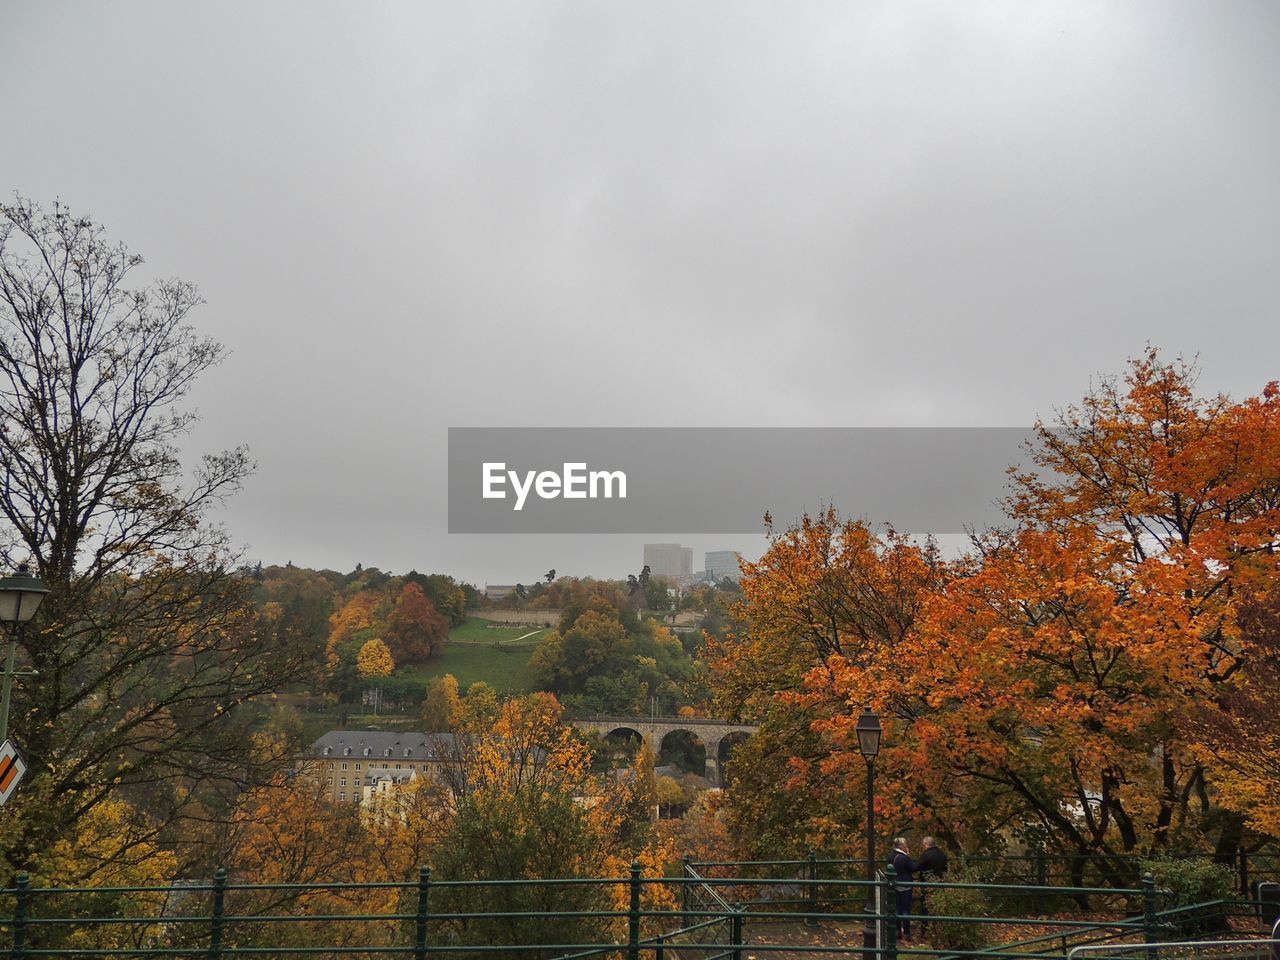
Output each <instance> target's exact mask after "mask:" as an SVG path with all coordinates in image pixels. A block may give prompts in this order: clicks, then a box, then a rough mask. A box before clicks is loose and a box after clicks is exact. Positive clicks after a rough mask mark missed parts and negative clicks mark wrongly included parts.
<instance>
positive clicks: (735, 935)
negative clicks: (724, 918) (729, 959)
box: [729, 908, 742, 960]
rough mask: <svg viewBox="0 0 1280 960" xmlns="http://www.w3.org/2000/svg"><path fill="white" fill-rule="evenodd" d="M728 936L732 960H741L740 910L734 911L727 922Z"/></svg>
mask: <svg viewBox="0 0 1280 960" xmlns="http://www.w3.org/2000/svg"><path fill="white" fill-rule="evenodd" d="M729 936H730V938H731V939H732V940H733V953H732V956H733V960H742V910H740V909H736V908H735V909H734V911H733V916H732V917H731V919H730V921H729Z"/></svg>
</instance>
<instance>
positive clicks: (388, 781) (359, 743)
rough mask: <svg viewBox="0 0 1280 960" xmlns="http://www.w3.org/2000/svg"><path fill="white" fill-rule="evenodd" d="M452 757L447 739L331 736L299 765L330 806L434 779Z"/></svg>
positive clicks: (383, 733) (375, 733)
mask: <svg viewBox="0 0 1280 960" xmlns="http://www.w3.org/2000/svg"><path fill="white" fill-rule="evenodd" d="M453 751H454V739H453V734H451V733H401V732H396V731H388V730H331V731H329V732H328V733H326V734H325V735H324V736H322V737H321V738H320V739H318V740H317V741H316V742H315V743H313V744H312V745H311V747H310V749H309V750H308V751H307V752H306V754H305V755H304V757H303V763H304V765H305V766H306V767H307V768H308V769H309V771H310V772H311V774H312V775H313V776H316V777H318V778H319V779H320V782H321V783H322V784H324V785H325V787H326V792H327V793H328V795H329V798H330V799H331V800H332V801H333V802H335V803H361V802H363V801H366V800H368V799H369V798H370V797H372V796H374V795H375V794H376V793H387V792H388V791H389V790H391V789H394V788H395V787H396V786H401V785H403V784H406V783H409V782H410V781H412V780H414V779H416V778H418V777H422V776H436V775H437V771H439V769H440V765H441V764H443V763H444V761H445V760H447V759H448V758H449V757H450V756H451V755H452V754H453Z"/></svg>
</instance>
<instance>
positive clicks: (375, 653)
mask: <svg viewBox="0 0 1280 960" xmlns="http://www.w3.org/2000/svg"><path fill="white" fill-rule="evenodd" d="M395 668H396V662H395V660H394V659H393V658H392V656H391V651H390V649H388V648H387V645H386V644H385V643H383V642H382V641H381V640H379V639H378V638H377V637H374V638H373V639H372V640H368V641H366V642H365V643H364V645H363V646H361V647H360V652H359V653H357V654H356V669H358V670H359V671H360V677H361V679H364V680H368V679H371V678H376V677H389V676H391V673H392V671H394V670H395Z"/></svg>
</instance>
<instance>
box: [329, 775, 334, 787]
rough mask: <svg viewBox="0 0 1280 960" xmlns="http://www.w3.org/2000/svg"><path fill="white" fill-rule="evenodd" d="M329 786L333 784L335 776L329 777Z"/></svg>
mask: <svg viewBox="0 0 1280 960" xmlns="http://www.w3.org/2000/svg"><path fill="white" fill-rule="evenodd" d="M329 786H331V787H332V786H333V777H330V778H329Z"/></svg>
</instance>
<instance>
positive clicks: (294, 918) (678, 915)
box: [0, 857, 1280, 960]
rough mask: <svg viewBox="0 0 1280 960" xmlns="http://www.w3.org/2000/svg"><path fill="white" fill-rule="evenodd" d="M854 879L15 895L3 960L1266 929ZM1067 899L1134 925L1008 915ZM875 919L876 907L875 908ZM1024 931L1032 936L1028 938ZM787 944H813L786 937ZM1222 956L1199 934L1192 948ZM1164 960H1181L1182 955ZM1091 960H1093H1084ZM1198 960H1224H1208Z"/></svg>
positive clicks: (1094, 938)
mask: <svg viewBox="0 0 1280 960" xmlns="http://www.w3.org/2000/svg"><path fill="white" fill-rule="evenodd" d="M849 863H850V861H822V860H819V859H818V858H816V857H814V858H809V859H807V860H801V861H771V862H769V863H768V864H764V863H757V864H736V865H729V864H696V863H692V862H687V863H685V864H684V866H683V870H682V872H681V874H680V875H679V876H671V877H662V878H646V877H643V876H642V875H641V872H640V867H639V865H638V864H637V865H633V867H632V870H631V871H630V874H629V875H628V876H626V877H611V878H566V879H554V880H532V879H514V880H505V881H452V880H448V881H439V880H434V879H433V878H432V877H431V875H430V873H429V872H428V871H427V870H426V869H425V868H424V869H423V870H422V871H421V873H420V875H419V877H418V878H417V880H416V882H413V883H328V884H323V883H322V884H247V883H238V882H235V880H234V879H233V878H229V877H228V876H227V874H226V872H225V871H221V870H220V871H218V874H217V875H216V876H215V877H214V879H213V880H212V881H208V882H184V883H181V884H174V885H171V886H168V887H107V888H62V887H35V886H32V885H31V884H30V883H29V882H28V881H27V880H26V878H24V877H19V879H18V882H17V884H16V886H14V887H11V888H8V889H5V890H0V912H3V913H4V914H5V915H4V916H0V951H3V952H5V953H7V954H8V956H9V957H12V958H20V957H46V956H48V957H55V956H58V957H68V956H74V957H80V958H86V960H90V958H99V957H100V958H104V960H105V958H108V957H112V958H123V957H136V958H144V957H173V958H179V957H207V958H209V960H220V958H222V957H235V956H244V957H268V956H269V957H284V956H308V957H320V958H334V960H337V958H346V957H354V956H365V957H375V956H379V955H393V956H399V957H413V958H426V957H437V958H450V960H454V958H477V960H479V958H482V957H483V958H491V957H499V956H500V957H512V958H520V960H524V958H528V960H586V958H597V960H603V958H611V960H612V958H618V960H623V958H625V960H640V958H641V957H644V958H653V960H695V958H696V960H743V958H744V957H745V956H746V955H747V954H748V953H750V954H751V955H753V956H756V957H758V958H761V960H763V958H767V957H769V956H770V955H775V954H777V953H779V952H786V954H787V955H788V956H803V955H809V954H820V955H822V956H833V957H834V956H848V955H852V954H859V953H861V954H863V955H864V957H866V958H867V960H878V958H880V957H883V958H886V960H897V958H899V957H900V956H901V957H903V958H908V957H913V956H921V957H926V956H927V957H932V958H940V960H941V958H945V960H953V958H954V960H960V958H969V957H981V958H988V960H992V958H995V960H1032V958H1035V960H1044V958H1047V957H1058V958H1063V960H1067V958H1068V957H1070V956H1072V954H1071V951H1073V950H1075V949H1077V948H1080V947H1082V946H1091V945H1095V944H1099V943H1105V944H1108V945H1109V946H1110V947H1112V948H1115V949H1116V950H1117V951H1120V952H1118V953H1117V954H1116V956H1117V957H1118V958H1121V960H1127V958H1128V954H1126V953H1124V951H1127V950H1128V948H1127V947H1123V948H1122V947H1119V946H1117V945H1118V944H1123V943H1125V942H1126V941H1129V942H1133V943H1137V944H1139V945H1147V946H1149V945H1151V944H1154V943H1157V942H1161V941H1164V942H1172V941H1174V940H1176V937H1171V936H1170V934H1171V933H1175V932H1176V931H1178V930H1182V929H1187V927H1186V922H1187V921H1188V920H1189V919H1191V920H1194V922H1196V923H1199V924H1202V925H1204V926H1203V928H1204V929H1214V930H1216V931H1217V932H1216V933H1214V934H1213V935H1212V936H1216V937H1217V938H1218V940H1217V941H1215V942H1221V940H1222V939H1223V938H1224V937H1227V938H1229V937H1232V936H1236V933H1238V931H1239V929H1240V927H1241V924H1242V923H1243V922H1245V921H1246V920H1251V921H1252V922H1253V923H1254V924H1255V925H1256V924H1257V920H1258V915H1257V911H1258V910H1259V904H1258V903H1257V902H1250V901H1217V902H1214V903H1209V904H1196V905H1192V906H1190V907H1178V908H1176V909H1168V910H1161V909H1159V899H1160V892H1159V891H1157V890H1156V889H1155V887H1154V884H1153V883H1152V882H1151V881H1150V879H1149V878H1148V879H1147V880H1146V882H1144V883H1143V884H1142V885H1140V886H1138V887H1133V888H1106V889H1099V888H1062V887H1043V888H1038V887H1034V886H1027V885H1014V884H1004V885H1002V884H971V883H970V884H965V883H934V884H917V885H916V886H917V893H916V897H915V899H914V900H913V908H912V909H913V911H914V912H913V913H912V915H910V916H909V917H899V916H897V915H895V913H894V896H893V893H894V891H895V890H896V889H897V880H896V878H895V877H894V876H893V874H892V871H889V872H888V875H887V876H885V877H884V878H883V879H881V880H878V881H876V882H874V883H869V882H868V881H866V880H865V879H861V878H854V877H849V876H847V875H844V874H847V873H848V872H849V870H848V864H849ZM735 867H736V869H734V868H735ZM1064 892H1065V893H1067V894H1070V895H1080V896H1083V897H1085V898H1103V897H1108V898H1112V900H1111V902H1113V903H1115V904H1130V903H1136V904H1139V905H1140V908H1139V909H1138V911H1137V912H1136V913H1126V912H1122V913H1119V914H1118V915H1114V916H1062V915H1052V914H1046V913H1043V912H1041V913H1036V912H1033V911H1031V910H1029V909H1028V910H1022V911H1019V910H1018V909H1016V908H1015V907H1012V906H1010V905H1014V904H1018V903H1022V904H1027V905H1030V904H1035V903H1039V902H1044V897H1046V896H1048V895H1049V894H1062V893H1064ZM875 894H879V896H874V895H875ZM966 898H968V899H966ZM930 901H931V902H932V903H933V904H934V905H936V906H942V905H947V904H952V905H954V904H965V903H980V904H981V905H983V909H982V910H981V911H973V912H968V913H966V912H960V911H954V912H949V911H948V910H942V909H937V910H931V911H930V913H929V915H928V916H925V915H924V913H923V909H922V907H923V906H924V904H925V903H926V902H930ZM1099 902H1101V901H1099ZM871 903H875V904H878V906H875V907H871V908H869V907H868V904H871ZM993 905H1002V906H1000V908H999V909H995V908H993ZM1242 918H1244V920H1242ZM900 922H901V923H907V922H914V923H916V924H921V923H923V922H927V923H928V925H929V926H928V935H927V937H916V938H915V940H914V941H913V942H910V943H904V942H902V941H901V939H900V937H899V936H898V926H899V924H900ZM868 923H873V924H875V925H876V926H878V927H879V929H881V930H882V931H883V933H882V935H881V938H880V940H879V942H878V943H877V944H876V945H874V946H871V947H864V945H863V942H862V931H863V928H864V925H866V924H868ZM1233 924H1234V926H1235V928H1236V932H1235V933H1233V932H1232V926H1233ZM1028 926H1030V927H1032V928H1034V933H1035V935H1034V936H1026V933H1027V930H1026V929H1025V928H1027V927H1028ZM916 929H917V930H919V927H918V926H917V928H916ZM789 930H795V931H799V932H803V933H804V936H794V937H791V938H790V939H788V938H787V937H786V936H780V935H779V931H782V932H783V933H785V932H786V931H789ZM1211 938H1212V937H1211V936H1210V935H1207V934H1206V935H1205V936H1204V937H1202V938H1201V940H1200V941H1196V942H1202V941H1203V940H1206V939H1211ZM1188 942H1190V941H1188ZM1185 956H1187V957H1191V955H1185ZM1170 957H1171V958H1172V960H1184V955H1183V954H1171V955H1170ZM1080 960H1094V955H1093V954H1081V955H1080ZM1132 960H1157V958H1156V957H1155V956H1154V955H1150V954H1148V955H1146V956H1142V957H1134V958H1132ZM1191 960H1199V958H1198V957H1191ZM1205 960H1226V958H1218V957H1216V956H1214V957H1210V956H1209V955H1207V954H1206V955H1205ZM1275 960H1280V958H1275Z"/></svg>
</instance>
